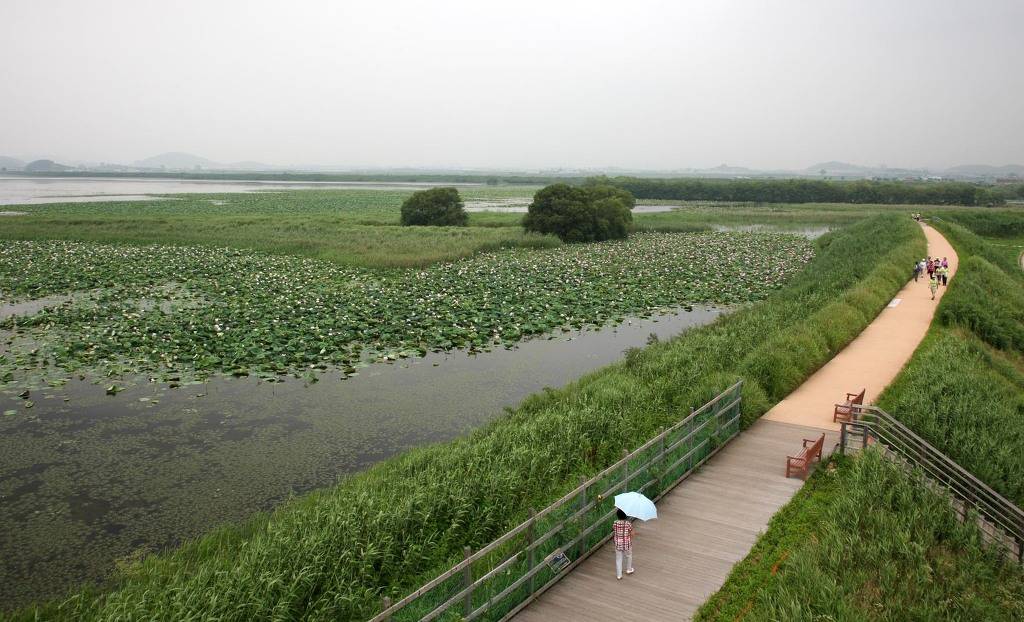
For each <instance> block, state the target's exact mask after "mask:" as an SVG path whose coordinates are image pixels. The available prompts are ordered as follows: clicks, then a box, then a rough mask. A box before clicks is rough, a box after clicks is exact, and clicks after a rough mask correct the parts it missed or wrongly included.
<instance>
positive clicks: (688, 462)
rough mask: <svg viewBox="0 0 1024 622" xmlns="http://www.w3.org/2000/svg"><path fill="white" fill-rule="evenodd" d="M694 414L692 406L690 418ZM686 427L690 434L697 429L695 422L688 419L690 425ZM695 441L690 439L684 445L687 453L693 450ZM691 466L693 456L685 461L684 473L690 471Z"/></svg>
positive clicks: (692, 438) (694, 410)
mask: <svg viewBox="0 0 1024 622" xmlns="http://www.w3.org/2000/svg"><path fill="white" fill-rule="evenodd" d="M694 412H696V409H695V408H694V407H693V406H690V417H693V413H694ZM687 427H688V428H690V432H693V429H694V428H695V427H697V422H696V421H695V420H694V419H690V423H689V424H688V425H687ZM696 440H697V439H695V438H694V437H692V436H691V437H690V440H689V442H688V443H687V444H686V450H687V451H689V450H691V449H693V443H694V441H696ZM691 464H693V456H690V457H689V458H687V459H686V468H685V469H683V472H684V473H685V472H686V471H689V470H690V465H691Z"/></svg>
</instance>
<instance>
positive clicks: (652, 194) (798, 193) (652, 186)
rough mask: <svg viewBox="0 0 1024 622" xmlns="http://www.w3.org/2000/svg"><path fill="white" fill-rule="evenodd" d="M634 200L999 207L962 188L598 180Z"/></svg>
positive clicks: (982, 192) (993, 197)
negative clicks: (625, 192) (615, 187)
mask: <svg viewBox="0 0 1024 622" xmlns="http://www.w3.org/2000/svg"><path fill="white" fill-rule="evenodd" d="M596 181H598V182H602V183H610V184H614V185H616V186H618V187H620V188H624V189H626V190H628V191H629V192H631V193H632V194H633V196H635V197H637V198H639V199H673V200H683V201H748V202H759V203H877V204H918V205H1002V204H1003V203H1004V202H1005V201H1004V199H1003V198H1002V196H1001V195H999V194H998V193H996V192H993V191H992V190H991V189H988V188H985V187H982V186H979V185H976V184H969V183H963V182H941V183H932V182H929V183H908V182H900V181H821V180H813V179H749V180H748V179H654V178H649V177H615V178H597V180H596Z"/></svg>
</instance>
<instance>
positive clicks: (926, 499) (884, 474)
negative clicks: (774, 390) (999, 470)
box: [695, 450, 1024, 622]
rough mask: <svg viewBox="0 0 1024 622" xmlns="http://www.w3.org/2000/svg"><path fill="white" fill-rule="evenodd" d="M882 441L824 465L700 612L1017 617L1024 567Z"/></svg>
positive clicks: (1023, 595) (711, 616)
mask: <svg viewBox="0 0 1024 622" xmlns="http://www.w3.org/2000/svg"><path fill="white" fill-rule="evenodd" d="M913 477H914V476H911V475H908V474H907V473H906V472H904V471H902V470H901V469H900V468H899V467H898V466H896V465H895V464H893V463H891V462H889V461H888V460H885V459H884V458H882V457H881V456H880V455H879V454H878V453H877V452H875V451H871V450H869V451H867V452H865V453H864V454H862V455H860V456H858V457H857V458H855V459H852V460H851V459H839V458H837V459H836V460H835V461H833V463H832V464H831V465H828V466H827V467H826V468H819V469H818V470H817V471H816V472H815V473H814V474H813V475H812V476H811V477H810V479H809V480H808V482H807V484H805V485H804V487H803V488H802V489H801V490H800V492H798V493H797V495H796V496H795V497H794V498H793V499H792V500H791V501H790V502H789V503H788V504H787V505H786V506H785V507H784V508H782V509H781V510H780V511H779V512H778V513H776V515H775V516H774V517H773V518H772V521H771V523H770V524H769V526H768V531H767V532H766V533H764V534H763V535H762V536H761V537H760V538H759V539H758V541H757V544H755V545H754V548H753V549H752V550H751V551H750V553H749V554H748V555H747V557H746V558H744V560H743V561H741V562H740V563H739V564H737V565H736V566H735V567H734V568H733V570H732V572H731V573H730V575H729V578H728V580H727V581H726V583H725V585H724V586H723V587H722V589H721V590H719V591H718V592H717V593H716V594H715V595H714V596H712V597H711V599H709V600H708V601H707V602H706V603H705V604H704V606H703V607H701V609H700V611H698V613H697V616H696V617H695V620H698V621H700V622H710V621H712V620H722V621H729V622H732V621H735V620H744V621H751V622H753V621H755V620H837V621H838V620H842V621H847V620H848V621H850V622H854V621H857V622H859V621H861V620H993V621H997V620H1007V621H1009V620H1019V619H1021V617H1022V616H1024V573H1022V572H1021V570H1020V568H1017V567H1014V565H1012V564H1010V563H1007V562H1005V561H1003V560H1002V559H1001V558H999V557H998V556H997V554H996V553H994V552H992V551H991V550H989V549H988V548H987V547H985V546H984V545H983V543H982V540H981V536H980V534H979V533H978V530H977V528H975V527H974V526H973V525H971V524H969V523H961V522H960V521H959V520H957V518H956V516H955V515H954V513H953V511H952V508H951V506H950V504H949V501H948V499H946V498H945V497H943V496H941V495H939V494H938V493H936V492H934V491H933V490H932V489H931V488H929V487H927V486H921V485H920V484H919V483H917V482H915V481H914V480H913Z"/></svg>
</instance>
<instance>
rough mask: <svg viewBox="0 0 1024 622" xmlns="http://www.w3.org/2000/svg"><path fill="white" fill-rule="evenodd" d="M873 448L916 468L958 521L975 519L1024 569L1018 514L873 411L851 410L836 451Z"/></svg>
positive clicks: (1021, 513)
mask: <svg viewBox="0 0 1024 622" xmlns="http://www.w3.org/2000/svg"><path fill="white" fill-rule="evenodd" d="M874 444H878V445H881V446H882V447H883V448H884V452H883V453H884V454H885V455H886V456H887V457H889V458H891V459H895V460H897V461H899V462H901V463H902V464H904V465H905V466H907V467H910V468H913V469H916V470H917V471H919V472H920V473H921V474H922V475H923V476H925V477H926V478H927V481H929V482H930V483H931V484H932V485H933V486H935V487H937V488H941V489H943V490H945V491H948V493H949V494H950V496H951V497H952V500H953V505H954V507H955V508H956V509H957V511H958V512H959V514H960V517H961V518H962V519H963V520H968V519H971V520H975V521H976V522H977V523H978V526H979V527H980V528H981V532H982V535H983V536H984V537H985V539H986V540H987V541H989V542H991V543H994V544H996V545H997V546H999V547H1000V548H1001V549H1002V550H1003V551H1005V552H1006V553H1007V554H1008V555H1009V556H1011V557H1012V558H1014V559H1016V560H1017V562H1018V563H1022V564H1024V510H1021V508H1020V507H1018V506H1017V505H1016V504H1015V503H1013V502H1012V501H1010V500H1009V499H1006V498H1005V497H1003V496H1002V495H1000V494H999V493H998V492H996V491H994V490H992V489H991V488H990V487H989V486H987V485H986V484H985V483H984V482H982V481H981V480H979V479H978V478H977V477H975V476H974V475H972V474H971V473H970V472H968V471H967V469H965V468H963V467H961V466H960V465H959V464H957V463H956V462H954V461H953V459H951V458H949V457H948V456H946V455H945V454H944V453H942V452H941V451H939V450H938V449H936V448H935V447H932V446H931V445H930V444H929V443H928V442H927V441H925V440H924V439H923V438H921V437H920V436H918V435H917V434H915V433H914V432H913V431H912V430H911V429H910V428H908V427H907V426H905V425H903V424H902V423H900V422H899V421H898V420H896V419H895V418H894V417H893V416H892V415H890V414H889V413H887V412H885V411H884V410H882V409H881V408H878V407H877V406H857V407H855V408H854V409H853V410H852V412H851V420H850V421H844V422H843V423H842V429H841V431H840V435H839V448H840V451H841V452H843V453H846V452H847V451H850V450H852V449H863V448H866V447H867V446H868V445H874Z"/></svg>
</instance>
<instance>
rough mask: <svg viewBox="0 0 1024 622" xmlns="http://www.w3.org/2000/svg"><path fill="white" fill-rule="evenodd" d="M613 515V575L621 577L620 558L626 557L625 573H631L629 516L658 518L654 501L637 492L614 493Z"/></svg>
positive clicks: (631, 530)
mask: <svg viewBox="0 0 1024 622" xmlns="http://www.w3.org/2000/svg"><path fill="white" fill-rule="evenodd" d="M615 508H616V510H615V516H616V520H615V522H614V523H612V540H614V542H615V577H616V578H618V579H621V578H622V558H623V557H625V558H626V574H633V523H632V522H630V521H629V518H630V517H633V518H639V519H640V520H644V521H646V520H650V519H652V518H658V509H657V508H656V507H654V502H653V501H651V500H650V499H648V498H647V497H645V496H643V495H642V494H640V493H638V492H627V493H623V494H621V495H615Z"/></svg>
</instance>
